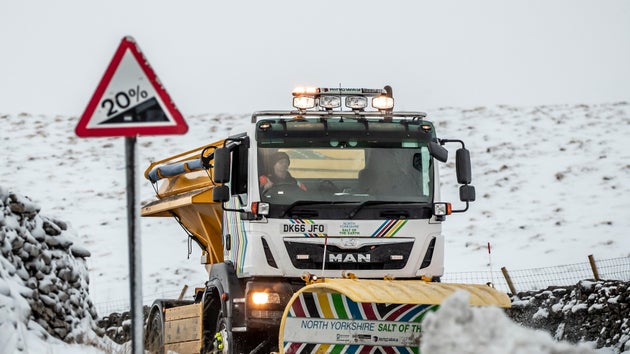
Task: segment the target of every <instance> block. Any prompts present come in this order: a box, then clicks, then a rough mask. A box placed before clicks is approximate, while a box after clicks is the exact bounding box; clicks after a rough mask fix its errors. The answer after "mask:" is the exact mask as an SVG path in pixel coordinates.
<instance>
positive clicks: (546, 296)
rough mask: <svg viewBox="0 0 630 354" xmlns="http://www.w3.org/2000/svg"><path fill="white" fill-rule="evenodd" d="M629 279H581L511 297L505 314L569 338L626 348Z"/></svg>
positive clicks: (629, 323)
mask: <svg viewBox="0 0 630 354" xmlns="http://www.w3.org/2000/svg"><path fill="white" fill-rule="evenodd" d="M629 285H630V283H628V282H621V281H615V280H601V281H592V280H584V281H581V282H579V283H578V284H576V285H574V286H568V287H549V288H547V289H545V290H542V291H530V292H522V293H519V294H517V295H516V296H514V297H512V308H511V309H508V310H507V314H508V315H509V316H510V317H511V318H512V319H513V320H514V321H516V322H517V323H520V324H522V325H524V326H527V327H531V328H537V329H542V330H545V331H547V332H549V333H551V335H552V336H553V337H554V338H555V339H557V340H566V341H569V342H573V343H576V342H595V343H596V346H597V348H602V347H611V348H616V349H617V350H619V351H620V352H624V351H626V350H630V288H629Z"/></svg>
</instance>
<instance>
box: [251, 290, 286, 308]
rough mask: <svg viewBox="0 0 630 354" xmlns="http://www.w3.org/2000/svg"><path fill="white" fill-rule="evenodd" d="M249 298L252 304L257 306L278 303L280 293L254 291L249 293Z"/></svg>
mask: <svg viewBox="0 0 630 354" xmlns="http://www.w3.org/2000/svg"><path fill="white" fill-rule="evenodd" d="M250 299H251V302H252V304H253V305H258V306H261V305H267V304H279V303H280V295H278V293H266V292H261V291H255V292H253V293H252V294H251V295H250Z"/></svg>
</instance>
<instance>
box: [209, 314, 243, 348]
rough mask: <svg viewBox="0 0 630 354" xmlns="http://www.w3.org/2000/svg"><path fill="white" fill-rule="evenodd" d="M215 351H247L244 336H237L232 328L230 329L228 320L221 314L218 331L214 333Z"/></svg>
mask: <svg viewBox="0 0 630 354" xmlns="http://www.w3.org/2000/svg"><path fill="white" fill-rule="evenodd" d="M213 347H214V351H213V352H214V353H223V354H240V353H246V351H245V342H244V338H240V336H235V335H234V334H233V333H232V330H231V329H228V325H227V321H226V320H225V318H224V317H223V315H221V316H219V321H218V322H217V331H216V333H215V335H214V342H213Z"/></svg>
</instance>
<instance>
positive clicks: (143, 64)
mask: <svg viewBox="0 0 630 354" xmlns="http://www.w3.org/2000/svg"><path fill="white" fill-rule="evenodd" d="M127 50H131V53H132V54H133V56H134V58H135V59H136V61H137V62H138V64H139V65H140V68H141V69H142V71H143V72H144V74H145V75H146V76H147V78H148V79H149V82H150V83H151V85H153V88H154V89H155V91H156V92H157V94H158V95H159V96H160V99H161V100H162V102H163V103H164V106H165V108H166V109H167V110H168V113H170V115H171V117H172V118H173V120H174V121H175V125H168V126H164V125H160V126H155V125H154V126H137V125H136V126H130V127H115V128H88V127H87V125H88V123H89V122H90V120H91V119H92V115H93V114H94V112H95V111H96V108H97V106H98V103H99V102H100V101H101V99H102V98H103V96H104V94H105V90H106V89H107V86H109V83H110V82H111V80H112V77H113V76H114V74H115V73H116V70H118V66H119V65H120V62H121V61H122V58H123V56H124V55H125V52H126V51H127ZM187 131H188V125H187V124H186V121H185V120H184V117H183V116H182V114H181V113H180V112H179V110H178V109H177V107H175V104H174V103H173V100H171V97H170V96H169V95H168V93H167V92H166V89H164V87H163V86H162V85H161V84H160V83H159V80H158V78H157V76H156V75H155V72H154V71H153V69H152V68H151V66H150V65H149V62H148V61H147V60H146V58H145V57H144V55H142V52H141V51H140V48H138V45H137V44H136V41H135V40H134V39H133V37H131V36H126V37H124V38H123V39H122V41H121V42H120V45H119V46H118V49H117V50H116V53H114V57H113V58H112V61H111V62H110V63H109V66H108V67H107V70H106V71H105V74H104V75H103V78H102V79H101V81H100V83H99V84H98V86H97V87H96V91H95V92H94V95H92V99H91V100H90V102H89V103H88V105H87V107H86V109H85V112H84V113H83V115H82V116H81V119H80V120H79V123H78V124H77V126H76V128H75V133H76V134H77V135H78V136H80V137H108V136H109V137H111V136H137V135H166V134H185V133H186V132H187Z"/></svg>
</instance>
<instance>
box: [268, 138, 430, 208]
mask: <svg viewBox="0 0 630 354" xmlns="http://www.w3.org/2000/svg"><path fill="white" fill-rule="evenodd" d="M300 145H302V146H300ZM304 145H307V146H304ZM323 145H327V146H323ZM258 175H259V183H260V192H261V200H262V201H264V202H268V203H272V204H282V205H289V204H292V203H294V202H296V201H313V202H317V201H323V202H326V201H330V202H339V203H348V202H358V203H361V202H365V201H369V200H380V201H391V202H414V203H415V202H417V203H427V202H430V201H431V197H432V195H431V194H432V192H431V191H432V166H431V158H430V155H429V150H428V148H427V147H426V145H425V144H422V143H419V142H417V141H410V142H404V141H403V142H395V143H392V142H389V143H386V144H385V143H383V144H377V143H369V142H365V143H362V144H360V143H356V142H337V141H330V142H326V144H321V143H319V144H313V143H312V142H311V143H309V142H301V143H299V142H294V143H290V144H286V143H285V144H273V143H270V144H261V145H259V146H258Z"/></svg>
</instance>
